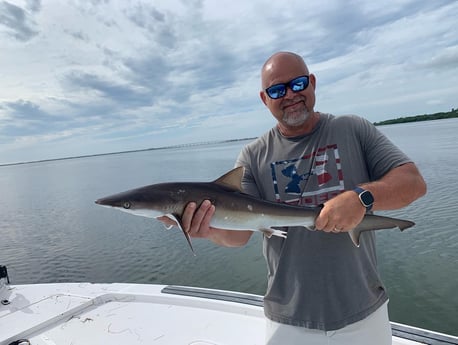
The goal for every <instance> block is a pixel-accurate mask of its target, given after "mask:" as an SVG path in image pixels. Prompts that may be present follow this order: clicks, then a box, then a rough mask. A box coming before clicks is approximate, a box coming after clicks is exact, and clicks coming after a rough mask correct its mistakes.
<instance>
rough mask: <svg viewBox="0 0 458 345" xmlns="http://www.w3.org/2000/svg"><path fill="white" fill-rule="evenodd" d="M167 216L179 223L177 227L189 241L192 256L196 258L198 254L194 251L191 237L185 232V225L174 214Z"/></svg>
mask: <svg viewBox="0 0 458 345" xmlns="http://www.w3.org/2000/svg"><path fill="white" fill-rule="evenodd" d="M166 216H167V217H168V218H170V219H171V220H173V221H175V222H176V223H177V226H178V227H179V228H180V230H181V231H182V232H183V235H184V237H186V241H188V244H189V248H191V251H192V254H193V255H194V256H196V252H195V251H194V247H193V246H192V242H191V236H189V234H188V233H187V232H186V231H185V230H184V228H183V225H182V224H181V218H180V217H178V216H175V215H173V214H166Z"/></svg>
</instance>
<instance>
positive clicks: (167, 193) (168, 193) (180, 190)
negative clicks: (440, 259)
mask: <svg viewBox="0 0 458 345" xmlns="http://www.w3.org/2000/svg"><path fill="white" fill-rule="evenodd" d="M243 173H244V168H243V167H237V168H235V169H232V170H230V171H229V172H227V173H225V174H224V175H222V176H221V177H219V178H217V179H216V180H214V181H211V182H166V183H157V184H152V185H148V186H143V187H140V188H135V189H131V190H128V191H125V192H121V193H117V194H113V195H110V196H106V197H103V198H100V199H97V200H96V201H95V203H96V204H98V205H101V206H106V207H111V208H114V209H118V210H121V211H124V212H128V213H130V214H133V215H137V216H143V217H148V218H158V217H161V216H166V217H168V218H169V219H171V220H173V221H174V222H175V223H176V225H177V227H178V228H180V229H181V231H182V232H183V234H184V236H185V237H186V240H187V242H188V244H189V246H190V248H191V251H192V252H193V253H194V249H193V246H192V242H191V238H190V236H189V234H188V233H187V232H186V229H185V228H184V226H183V223H182V215H183V212H184V209H185V207H186V205H187V204H188V203H190V202H196V203H197V204H200V203H202V202H203V201H204V200H210V201H211V203H212V204H213V205H215V213H214V215H213V217H212V219H211V222H210V226H212V227H215V228H221V229H227V230H234V231H241V230H243V231H246V230H250V231H259V232H261V233H263V234H264V235H265V236H267V237H269V238H270V237H271V236H279V237H283V238H286V237H287V228H288V227H292V226H294V227H302V228H304V230H310V231H315V230H316V229H315V219H316V217H317V216H318V214H319V213H320V211H321V207H302V206H294V205H289V204H284V203H278V202H272V201H268V200H262V199H260V198H257V197H254V196H252V195H249V194H246V193H244V192H243V191H242V187H241V181H242V177H243ZM414 225H415V223H414V222H412V221H410V220H404V219H398V218H391V217H386V216H379V215H374V214H366V215H365V216H364V218H363V220H362V221H361V222H360V223H359V224H358V225H357V226H356V227H355V228H354V229H351V230H350V231H349V232H348V235H349V238H350V240H351V241H352V242H353V244H354V245H355V246H356V247H359V246H360V235H361V233H362V232H364V231H372V230H382V229H393V228H399V229H400V230H401V231H403V230H405V229H407V228H410V227H412V226H414ZM169 228H170V227H169Z"/></svg>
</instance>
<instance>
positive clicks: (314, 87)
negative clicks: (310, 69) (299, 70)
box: [309, 73, 316, 90]
mask: <svg viewBox="0 0 458 345" xmlns="http://www.w3.org/2000/svg"><path fill="white" fill-rule="evenodd" d="M309 79H310V84H312V86H313V89H314V90H316V78H315V74H313V73H310V75H309Z"/></svg>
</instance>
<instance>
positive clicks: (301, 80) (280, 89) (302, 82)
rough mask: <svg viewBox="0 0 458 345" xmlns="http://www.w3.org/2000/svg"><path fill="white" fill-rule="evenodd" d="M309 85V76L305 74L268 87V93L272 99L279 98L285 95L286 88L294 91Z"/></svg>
mask: <svg viewBox="0 0 458 345" xmlns="http://www.w3.org/2000/svg"><path fill="white" fill-rule="evenodd" d="M307 86H309V76H308V75H303V76H301V77H297V78H294V79H293V80H290V81H289V82H287V83H283V84H275V85H272V86H269V87H268V88H267V89H266V92H267V95H268V96H269V97H270V98H272V99H279V98H282V97H285V95H286V88H287V87H289V88H290V89H291V91H293V92H300V91H302V90H304V89H306V88H307Z"/></svg>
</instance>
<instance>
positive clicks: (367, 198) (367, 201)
mask: <svg viewBox="0 0 458 345" xmlns="http://www.w3.org/2000/svg"><path fill="white" fill-rule="evenodd" d="M353 191H354V192H355V193H356V194H358V198H359V201H361V204H363V206H364V207H365V208H366V211H370V210H371V209H372V205H374V196H373V195H372V193H371V192H369V191H368V190H365V189H362V188H361V187H356V188H355V189H353Z"/></svg>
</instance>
